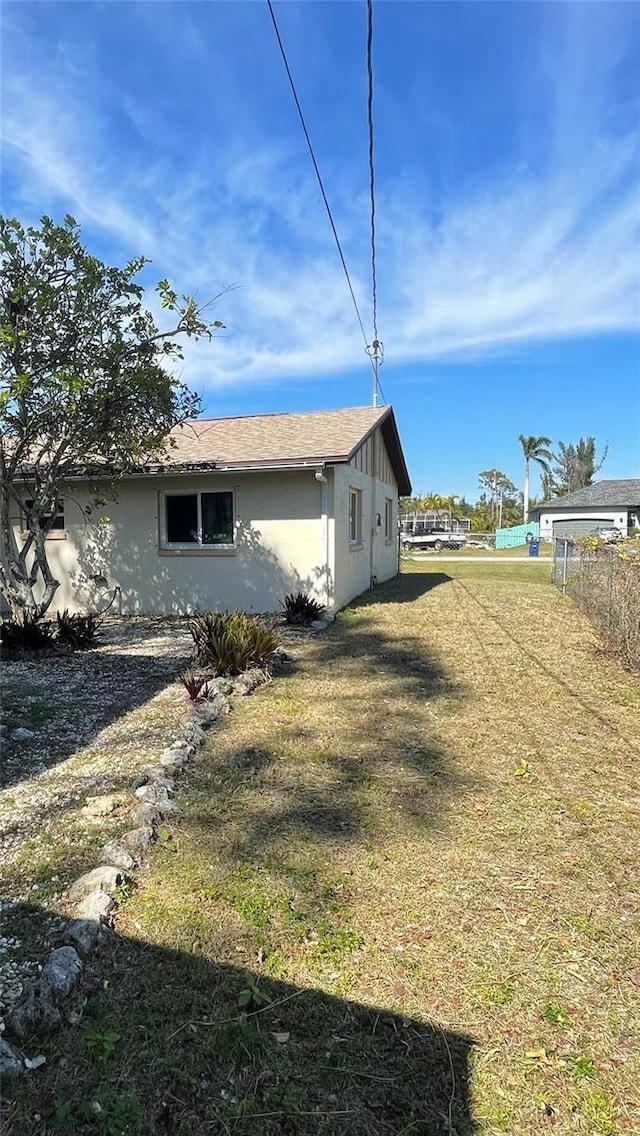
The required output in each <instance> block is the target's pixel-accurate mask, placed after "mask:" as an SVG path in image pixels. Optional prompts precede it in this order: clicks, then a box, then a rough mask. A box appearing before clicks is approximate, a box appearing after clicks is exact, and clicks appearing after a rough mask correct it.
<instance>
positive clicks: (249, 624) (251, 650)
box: [189, 611, 280, 675]
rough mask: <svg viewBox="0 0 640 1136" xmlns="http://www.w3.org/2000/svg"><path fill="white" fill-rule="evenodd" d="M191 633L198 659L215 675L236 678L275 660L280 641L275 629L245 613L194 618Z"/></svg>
mask: <svg viewBox="0 0 640 1136" xmlns="http://www.w3.org/2000/svg"><path fill="white" fill-rule="evenodd" d="M189 631H190V632H191V636H192V638H193V642H194V646H195V651H194V654H195V657H196V659H197V660H198V662H199V663H201V664H203V665H204V666H208V667H212V669H213V670H214V671H215V673H216V674H219V675H234V674H240V672H241V671H244V670H247V669H248V668H249V667H263V666H266V664H267V663H268V662H270V660H271V659H272V658H273V656H274V654H275V652H276V651H277V649H278V647H279V644H280V640H279V638H278V635H277V633H276V631H275V627H274V626H273V625H272V626H267V625H266V624H264V623H263V622H262V621H261V619H260V618H259V616H250V615H247V614H246V613H245V612H244V611H230V612H225V613H224V614H221V613H220V612H215V611H209V612H204V613H202V614H198V615H194V616H193V618H192V619H191V620H190V621H189Z"/></svg>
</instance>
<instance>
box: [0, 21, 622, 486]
mask: <svg viewBox="0 0 640 1136" xmlns="http://www.w3.org/2000/svg"><path fill="white" fill-rule="evenodd" d="M275 8H276V14H277V17H278V20H279V24H280V29H281V34H282V37H283V40H284V43H285V47H286V49H287V53H288V56H289V61H290V65H291V68H292V71H293V74H294V77H295V79H296V82H297V86H298V91H299V95H300V99H301V102H302V105H303V108H304V110H305V114H306V117H307V122H308V126H309V130H310V133H311V137H312V139H313V142H314V146H315V149H316V153H317V156H318V160H319V163H320V167H321V169H322V172H323V176H324V179H325V184H326V187H327V192H328V194H329V198H330V201H331V204H332V207H333V210H334V214H335V217H336V222H337V226H338V230H339V232H340V235H341V239H342V242H343V245H344V249H345V254H346V258H347V262H348V264H349V267H350V271H351V274H352V277H353V280H354V285H355V288H356V294H357V296H358V299H359V302H360V307H361V310H362V313H363V317H364V320H365V325H366V327H367V330H369V329H370V327H371V283H370V264H369V230H368V182H367V177H368V174H367V165H366V156H367V135H366V118H365V94H366V87H365V66H364V44H365V5H364V3H361V2H359V0H358V2H355V0H354V2H342V0H337V2H334V3H321V4H318V3H296V2H288V3H282V2H281V3H276V4H275ZM374 12H375V75H376V103H375V112H376V159H377V160H376V166H377V188H378V194H377V198H378V200H377V207H378V278H379V321H378V322H379V329H380V336H381V338H382V340H383V341H384V344H385V363H384V366H383V368H382V370H381V380H382V386H383V389H384V393H385V395H386V397H387V399H388V400H389V402H391V403H392V404H393V406H394V408H395V411H396V415H397V417H398V422H399V426H400V431H401V435H402V438H403V442H404V446H405V451H406V455H407V460H408V464H409V469H410V472H411V475H412V480H413V483H414V488H415V489H416V490H417V491H423V492H426V491H433V492H440V493H452V492H458V493H462V492H464V493H466V494H467V495H468V496H470V497H471V498H474V497H475V496H477V473H478V471H479V470H481V469H486V468H488V467H493V466H497V467H499V468H501V469H503V470H504V471H505V472H506V473H507V474H508V475H509V476H510V477H512V478H513V479H514V480H515V481H516V482H518V483H520V482H521V480H522V470H521V459H520V454H519V446H518V443H517V435H518V434H519V433H525V434H547V435H548V436H550V437H551V438H552V439H553V440H554V441H557V440H559V439H561V440H563V441H565V442H570V441H575V440H577V438H578V437H579V436H580V435H585V434H594V435H595V436H596V438H597V440H598V442H599V443H600V444H601V445H602V444H604V442H605V441H608V442H609V447H610V455H609V458H608V460H607V462H606V464H605V466H604V468H603V470H602V473H601V474H600V476H601V477H629V476H636V477H638V476H640V445H639V437H640V351H639V338H638V323H639V315H640V240H639V232H638V225H639V219H640V218H639V206H638V188H639V185H640V180H639V176H638V175H639V173H640V158H639V155H640V145H639V143H640V126H639V123H640V118H639V115H638V82H637V75H638V74H640V8H638V7H637V6H636V5H632V4H626V3H623V4H617V3H615V2H609V3H606V4H598V3H589V4H587V3H570V4H563V3H544V4H537V3H523V4H520V3H516V2H508V3H455V2H449V3H437V4H431V3H403V2H399V0H396V2H393V0H387V2H378V3H377V4H376V5H375V8H374ZM2 71H3V92H2V116H1V125H2V153H3V181H2V211H3V212H4V213H9V214H15V215H17V216H18V217H20V218H21V219H22V220H24V221H34V220H36V219H37V218H38V217H39V216H40V215H41V214H43V213H45V212H46V213H49V214H50V215H52V216H54V217H55V218H57V219H59V218H61V217H62V216H63V215H64V214H65V213H66V212H71V213H72V214H73V215H74V216H75V217H76V218H77V220H78V221H79V222H80V224H81V226H82V229H83V236H84V239H85V241H86V243H87V244H88V245H89V247H90V248H91V249H92V251H94V252H96V253H97V254H98V255H100V256H102V257H103V258H104V259H107V260H110V261H112V262H114V263H121V262H124V261H125V260H126V259H127V258H128V257H129V256H131V255H132V254H138V253H144V254H145V255H147V256H149V257H151V258H152V260H153V264H152V265H151V266H150V267H149V268H148V269H147V270H146V271H145V283H148V284H149V285H153V284H155V283H156V282H157V280H158V279H160V278H161V277H163V276H165V275H168V276H169V277H170V279H171V280H172V282H174V283H176V284H177V285H178V287H179V288H180V289H181V290H183V291H189V292H192V293H195V294H196V295H197V296H198V297H199V298H200V299H202V300H203V301H204V300H206V299H208V298H209V297H210V296H212V295H214V294H216V293H218V292H219V291H220V290H221V289H222V288H224V287H225V286H228V285H231V284H235V285H237V286H238V287H237V288H235V289H234V290H233V291H232V292H230V293H229V294H227V295H225V296H223V297H222V299H221V300H220V303H219V307H218V309H217V312H216V315H217V316H218V317H219V318H220V319H222V320H223V321H224V322H225V324H226V325H227V331H226V333H225V334H224V336H223V337H221V338H220V339H217V340H216V341H215V342H214V343H213V344H212V345H208V344H204V343H201V344H198V345H196V346H195V347H194V348H192V349H190V350H189V351H188V352H187V355H186V359H185V365H184V371H183V377H184V378H185V380H186V381H187V382H189V383H190V385H192V386H193V387H194V388H195V389H197V390H198V391H200V392H201V393H202V395H203V398H204V409H205V412H206V413H207V414H208V415H211V416H218V415H220V416H223V415H229V414H251V413H264V412H267V411H280V410H305V409H322V408H329V407H336V406H353V405H366V404H368V403H369V402H370V398H371V371H370V368H369V365H368V361H367V359H366V357H365V355H364V350H363V343H362V338H361V335H360V331H359V329H358V326H357V323H356V321H355V315H354V313H353V309H352V307H351V302H350V299H349V295H348V292H347V290H346V284H345V281H344V277H343V276H342V270H341V267H340V264H339V261H338V258H337V254H336V250H335V246H334V245H333V243H332V237H331V233H330V231H329V228H328V223H327V219H326V215H325V213H324V211H323V206H322V202H321V200H320V197H319V193H318V188H317V184H316V183H315V180H314V175H313V171H312V168H311V165H310V162H309V159H308V155H307V152H306V149H305V146H304V140H303V138H302V135H301V132H300V127H299V123H298V120H297V118H296V115H295V109H294V107H293V103H292V100H291V95H290V91H289V89H288V86H287V82H286V77H285V74H284V71H283V67H282V62H281V59H280V57H279V55H278V51H277V47H276V43H275V40H274V36H273V29H272V26H271V23H270V19H269V14H268V10H267V7H266V4H263V3H262V2H255V3H253V2H247V3H245V2H237V3H189V2H184V0H183V2H182V3H170V4H165V3H143V4H138V3H126V2H119V3H99V2H94V3H82V2H77V3H63V2H59V3H45V4H41V3H37V2H35V3H28V4H27V3H15V2H13V3H12V2H8V3H5V5H4V12H3V24H2ZM371 335H372V333H371Z"/></svg>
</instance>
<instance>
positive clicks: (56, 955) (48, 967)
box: [40, 947, 83, 1002]
mask: <svg viewBox="0 0 640 1136" xmlns="http://www.w3.org/2000/svg"><path fill="white" fill-rule="evenodd" d="M82 970H83V967H82V959H81V958H80V955H79V954H78V952H77V951H76V950H75V948H74V947H58V948H57V950H55V951H52V952H51V954H50V955H49V958H48V959H47V961H46V963H45V965H44V967H43V970H42V974H41V975H40V992H41V995H42V997H44V998H50V999H51V1000H52V1001H53V1002H60V1001H61V1000H62V999H63V998H67V997H68V996H69V994H70V993H71V991H72V990H73V989H75V987H76V986H77V985H78V983H79V981H80V979H81V978H82Z"/></svg>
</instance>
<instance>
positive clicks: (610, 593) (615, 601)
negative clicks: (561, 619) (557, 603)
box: [552, 539, 640, 670]
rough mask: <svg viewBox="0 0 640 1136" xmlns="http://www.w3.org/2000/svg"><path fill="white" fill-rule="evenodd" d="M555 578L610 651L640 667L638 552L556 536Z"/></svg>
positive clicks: (637, 667)
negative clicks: (589, 544) (587, 544)
mask: <svg viewBox="0 0 640 1136" xmlns="http://www.w3.org/2000/svg"><path fill="white" fill-rule="evenodd" d="M552 579H553V582H554V584H555V585H556V587H558V588H560V589H561V591H562V592H564V593H566V594H567V595H569V596H571V598H572V600H573V601H574V602H575V604H576V605H577V606H578V607H579V608H580V609H581V611H583V612H584V613H585V615H587V616H588V617H589V619H590V620H591V621H592V623H594V624H595V625H596V626H597V627H598V628H599V629H600V631H601V632H602V635H603V636H604V639H605V642H606V643H607V646H608V647H609V649H610V650H612V651H613V652H614V653H615V654H617V655H618V656H619V657H620V658H621V659H622V660H623V662H624V663H625V665H626V666H628V667H630V668H631V669H633V670H640V550H635V549H631V550H629V548H628V547H627V546H625V545H613V544H604V545H601V546H599V547H598V548H595V549H594V548H585V547H584V546H581V545H580V544H579V543H577V542H576V541H572V540H566V539H556V540H555V541H554V545H553V568H552Z"/></svg>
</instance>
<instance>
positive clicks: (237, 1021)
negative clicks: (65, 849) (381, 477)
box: [2, 562, 640, 1136]
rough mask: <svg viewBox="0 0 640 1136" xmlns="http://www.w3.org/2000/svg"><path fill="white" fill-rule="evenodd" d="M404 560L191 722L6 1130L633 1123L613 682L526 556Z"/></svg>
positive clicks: (372, 1130)
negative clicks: (133, 859) (134, 861)
mask: <svg viewBox="0 0 640 1136" xmlns="http://www.w3.org/2000/svg"><path fill="white" fill-rule="evenodd" d="M406 567H407V568H409V567H410V569H411V570H410V571H407V572H406V573H404V574H403V575H402V576H401V577H400V578H399V579H398V580H397V581H394V582H391V583H390V584H388V585H386V586H385V587H383V588H379V589H378V590H377V591H376V592H375V593H373V594H371V595H369V596H367V597H365V598H364V599H363V600H362V601H361V602H359V603H356V604H354V605H353V606H352V607H350V608H348V609H347V610H346V611H344V612H343V613H341V615H340V616H339V618H338V620H337V622H336V624H335V625H334V626H333V627H331V629H330V630H329V632H327V633H326V634H324V635H322V636H320V637H318V638H315V639H313V640H311V641H310V642H308V643H304V644H302V645H300V646H296V650H295V655H296V657H295V660H294V661H293V662H292V663H291V664H289V665H288V667H287V669H286V671H285V672H284V673H283V674H282V675H281V676H280V677H278V678H276V679H275V681H274V682H273V683H272V684H270V685H269V686H267V687H264V688H262V689H261V690H260V692H259V693H257V694H255V695H254V696H253V697H251V698H249V699H245V700H242V701H241V702H239V704H238V705H237V706H236V709H235V711H234V712H233V714H232V715H231V716H230V717H229V718H228V719H226V720H225V721H223V722H222V723H221V724H220V725H219V727H217V728H216V730H215V731H214V732H213V733H212V734H211V735H210V736H209V738H208V740H207V742H206V744H205V747H204V749H203V750H202V751H201V752H200V753H199V754H198V755H197V757H196V758H195V759H194V761H193V763H192V765H191V766H190V767H189V770H188V772H187V774H186V776H185V778H184V781H183V783H182V793H181V799H180V803H181V806H182V812H181V814H180V817H179V819H178V820H177V821H176V823H175V824H173V825H172V826H171V828H170V829H169V828H167V830H166V831H164V832H163V834H162V837H163V838H162V840H161V841H159V842H158V844H157V845H156V848H155V850H154V853H153V855H152V858H151V862H150V865H149V870H147V871H144V872H143V873H141V874H140V875H139V877H138V880H137V886H136V887H135V889H133V890H131V892H130V894H129V895H128V896H127V898H126V900H125V902H124V903H123V905H122V907H121V909H120V911H119V914H118V920H117V929H118V932H119V937H118V938H117V939H115V940H114V941H113V943H112V944H111V946H110V947H109V949H108V950H107V951H106V952H105V953H104V954H103V955H101V957H100V960H99V963H98V968H99V971H100V974H101V975H102V976H103V978H104V979H106V980H107V983H108V985H107V987H106V990H104V991H102V992H97V993H96V995H95V996H94V997H93V999H92V1004H91V1005H90V1007H89V1018H88V1020H87V1019H85V1024H84V1025H83V1026H81V1027H79V1028H76V1029H69V1030H67V1031H65V1032H63V1033H62V1034H61V1035H59V1037H58V1039H57V1040H56V1041H55V1043H50V1042H48V1041H47V1040H46V1039H34V1044H36V1045H37V1047H38V1048H37V1049H36V1050H34V1048H33V1045H32V1046H31V1051H32V1052H33V1051H37V1052H40V1051H41V1050H42V1052H45V1053H46V1054H48V1055H49V1060H48V1064H47V1065H46V1066H45V1067H44V1068H43V1069H40V1070H38V1072H37V1074H33V1075H31V1076H30V1078H29V1079H28V1080H26V1079H25V1080H23V1081H21V1082H19V1083H18V1084H17V1086H15V1087H12V1088H11V1092H10V1094H9V1096H8V1099H7V1101H6V1103H5V1119H4V1127H3V1129H2V1132H3V1133H6V1134H7V1136H8V1134H9V1133H11V1136H14V1134H15V1136H36V1133H37V1134H38V1136H40V1134H48V1133H54V1132H71V1133H85V1132H86V1133H105V1134H106V1133H114V1134H115V1133H126V1134H128V1136H134V1134H140V1136H142V1134H144V1136H151V1134H154V1136H155V1134H158V1133H160V1134H165V1133H166V1134H171V1136H185V1134H187V1133H189V1134H193V1136H195V1134H198V1136H199V1134H200V1133H225V1134H226V1133H232V1134H233V1136H237V1134H241V1136H244V1134H253V1133H265V1134H267V1136H271V1134H276V1133H294V1134H298V1133H299V1134H307V1133H308V1134H312V1133H313V1134H316V1133H318V1134H321V1136H341V1134H344V1136H347V1134H349V1136H352V1134H356V1136H378V1134H389V1136H391V1134H394V1136H400V1134H409V1133H411V1134H412V1136H415V1134H428V1136H431V1134H433V1136H445V1134H448V1136H452V1134H454V1133H455V1134H457V1136H471V1134H472V1133H491V1134H494V1133H495V1134H497V1133H506V1134H509V1136H533V1134H538V1133H541V1132H547V1131H549V1132H554V1133H562V1134H565V1133H566V1134H570V1133H571V1134H572V1133H578V1134H588V1136H597V1134H599V1136H617V1134H621V1136H622V1134H631V1133H634V1132H638V1131H639V1130H640V1110H639V1108H638V1097H637V1085H638V1079H639V1074H640V1061H639V1049H638V1031H637V1025H638V1021H639V1020H640V1002H639V998H638V993H639V990H640V985H639V984H640V974H639V971H638V962H639V951H638V904H639V892H640V879H639V870H638V857H637V852H636V848H637V822H638V805H639V803H640V801H639V798H638V790H637V787H636V779H637V766H638V725H637V723H638V710H639V708H640V691H639V688H638V684H637V682H636V681H634V680H633V679H631V678H630V677H629V676H627V675H625V674H624V673H623V672H622V671H620V670H619V669H618V668H617V667H616V666H615V665H614V664H613V663H612V662H610V661H609V660H608V659H607V658H605V657H604V656H603V655H602V654H601V653H600V651H599V645H598V641H597V638H596V636H595V634H594V632H593V631H592V629H591V628H590V627H589V625H588V624H587V623H586V622H585V621H584V620H583V619H582V617H581V616H580V615H579V614H578V613H577V612H576V610H575V609H574V607H573V605H572V604H571V602H570V601H569V600H568V599H566V598H564V597H562V596H561V595H559V593H558V592H557V591H555V590H554V589H553V588H552V587H551V585H550V584H549V582H548V566H544V565H540V566H529V565H517V564H515V565H508V564H502V565H499V564H496V565H493V564H486V565H485V564H476V565H474V564H472V563H467V562H463V563H455V564H453V563H451V564H447V565H444V564H443V566H442V569H437V570H436V569H432V568H431V565H429V569H428V570H424V569H422V568H421V566H420V565H417V564H411V565H409V564H408V565H407V566H406ZM39 1047H41V1050H40V1048H39ZM114 1118H115V1119H114Z"/></svg>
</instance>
